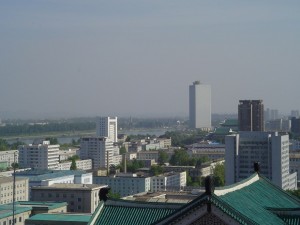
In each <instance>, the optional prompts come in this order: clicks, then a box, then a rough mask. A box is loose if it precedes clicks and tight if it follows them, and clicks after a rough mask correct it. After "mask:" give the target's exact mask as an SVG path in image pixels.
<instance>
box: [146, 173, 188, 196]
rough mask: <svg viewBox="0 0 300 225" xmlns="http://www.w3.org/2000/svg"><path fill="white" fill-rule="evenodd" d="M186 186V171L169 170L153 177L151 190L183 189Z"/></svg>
mask: <svg viewBox="0 0 300 225" xmlns="http://www.w3.org/2000/svg"><path fill="white" fill-rule="evenodd" d="M185 186H186V172H185V171H184V172H169V173H165V174H161V175H158V176H154V177H151V191H153V192H157V191H167V190H178V191H180V190H182V189H183V188H184V187H185Z"/></svg>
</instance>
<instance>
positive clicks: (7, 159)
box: [0, 150, 19, 169]
mask: <svg viewBox="0 0 300 225" xmlns="http://www.w3.org/2000/svg"><path fill="white" fill-rule="evenodd" d="M14 162H16V163H18V162H19V151H18V150H10V151H0V163H4V165H5V166H6V167H11V165H12V164H13V163H14ZM6 167H5V169H6Z"/></svg>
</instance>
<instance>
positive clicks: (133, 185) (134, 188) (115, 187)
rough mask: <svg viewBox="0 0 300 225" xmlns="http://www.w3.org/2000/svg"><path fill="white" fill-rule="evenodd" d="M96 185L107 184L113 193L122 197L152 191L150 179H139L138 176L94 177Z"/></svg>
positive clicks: (129, 174) (128, 174) (130, 174)
mask: <svg viewBox="0 0 300 225" xmlns="http://www.w3.org/2000/svg"><path fill="white" fill-rule="evenodd" d="M93 183H94V184H106V185H108V186H109V187H110V188H111V191H112V193H116V194H119V195H120V196H121V197H125V196H128V195H133V194H137V193H143V192H147V191H150V187H151V186H150V177H139V176H137V175H136V174H132V173H127V174H117V175H113V176H94V182H93Z"/></svg>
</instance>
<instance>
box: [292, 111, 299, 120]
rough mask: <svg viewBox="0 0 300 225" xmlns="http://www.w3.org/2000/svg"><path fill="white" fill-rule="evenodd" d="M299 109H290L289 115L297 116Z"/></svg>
mask: <svg viewBox="0 0 300 225" xmlns="http://www.w3.org/2000/svg"><path fill="white" fill-rule="evenodd" d="M299 115H300V114H299V110H292V111H291V117H296V118H298V117H299Z"/></svg>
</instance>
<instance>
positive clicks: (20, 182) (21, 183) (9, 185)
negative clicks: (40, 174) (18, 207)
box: [0, 177, 29, 204]
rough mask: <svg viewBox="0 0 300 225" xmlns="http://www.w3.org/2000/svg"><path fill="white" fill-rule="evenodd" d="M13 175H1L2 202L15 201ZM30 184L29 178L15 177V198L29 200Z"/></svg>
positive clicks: (0, 196) (0, 191)
mask: <svg viewBox="0 0 300 225" xmlns="http://www.w3.org/2000/svg"><path fill="white" fill-rule="evenodd" d="M13 187H14V178H13V177H0V204H8V203H11V202H13ZM28 191H29V184H28V179H27V178H19V177H16V179H15V200H16V201H28V199H29V195H28Z"/></svg>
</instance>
